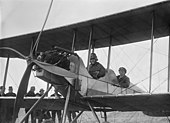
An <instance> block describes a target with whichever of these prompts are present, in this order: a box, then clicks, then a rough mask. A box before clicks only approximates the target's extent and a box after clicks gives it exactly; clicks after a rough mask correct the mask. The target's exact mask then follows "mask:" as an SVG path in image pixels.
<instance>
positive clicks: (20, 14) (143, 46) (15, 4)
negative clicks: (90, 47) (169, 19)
mask: <svg viewBox="0 0 170 123" xmlns="http://www.w3.org/2000/svg"><path fill="white" fill-rule="evenodd" d="M160 1H162V0H54V2H53V6H52V9H51V12H50V15H49V18H48V21H47V23H46V26H45V29H49V28H56V27H60V26H63V25H69V24H72V23H77V22H81V21H86V20H90V19H94V18H98V17H102V16H106V15H110V14H115V13H118V12H123V11H126V10H130V9H134V8H138V7H142V6H145V5H149V4H153V3H156V2H160ZM49 5H50V0H15V1H14V0H0V12H1V14H0V38H6V37H12V36H16V35H20V34H25V33H30V32H35V31H40V30H41V28H42V25H43V23H44V20H45V17H46V14H47V10H48V7H49ZM168 40H169V39H168V37H165V38H162V39H155V40H154V60H153V61H154V62H153V73H155V75H154V76H153V82H152V91H154V92H166V90H167V87H166V86H167V61H168V59H167V58H168ZM95 52H96V53H97V55H98V59H99V62H101V63H102V64H103V65H104V66H105V67H106V65H107V54H108V53H107V52H108V48H103V49H97V50H95ZM78 54H79V55H80V57H81V56H87V52H86V51H81V52H79V53H78ZM149 60H150V41H144V42H140V43H133V44H128V45H123V46H119V47H118V46H116V47H112V56H111V62H110V63H111V65H110V68H111V69H113V70H114V71H115V73H116V74H118V71H117V70H118V68H119V67H120V66H124V67H126V68H127V70H128V72H127V75H128V76H129V77H130V79H131V82H132V83H138V85H139V87H141V88H142V89H144V90H146V91H147V90H148V83H149V79H148V76H149V65H150V64H149V63H150V62H149ZM83 61H84V62H85V65H87V57H83ZM5 65H6V59H5V58H0V85H2V84H3V79H4V70H5ZM25 68H26V61H24V60H20V59H10V63H9V71H8V77H7V83H6V88H7V87H8V86H10V85H12V86H13V87H14V92H17V89H18V84H19V82H20V80H21V77H22V75H23V73H24V71H25ZM34 76H35V73H33V72H32V73H31V78H30V82H29V87H30V86H31V85H35V86H36V91H37V92H38V91H39V89H40V88H44V89H46V85H47V84H46V83H45V82H43V81H41V80H39V79H37V78H35V77H34ZM155 89H156V90H155Z"/></svg>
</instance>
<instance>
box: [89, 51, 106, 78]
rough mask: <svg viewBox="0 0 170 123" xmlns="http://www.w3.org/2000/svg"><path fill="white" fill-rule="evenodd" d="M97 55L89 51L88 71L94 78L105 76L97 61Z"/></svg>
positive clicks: (103, 69) (101, 66)
mask: <svg viewBox="0 0 170 123" xmlns="http://www.w3.org/2000/svg"><path fill="white" fill-rule="evenodd" d="M97 61H98V59H97V56H96V54H95V53H91V57H90V66H89V73H90V75H91V76H92V77H93V78H94V79H99V78H100V77H103V76H105V72H106V70H105V68H104V67H103V65H101V64H100V63H99V62H97Z"/></svg>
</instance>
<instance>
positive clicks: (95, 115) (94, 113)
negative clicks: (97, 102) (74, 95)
mask: <svg viewBox="0 0 170 123" xmlns="http://www.w3.org/2000/svg"><path fill="white" fill-rule="evenodd" d="M87 104H88V105H89V107H90V109H91V111H92V113H93V115H94V117H95V118H96V120H97V121H98V123H100V120H99V118H98V116H97V114H96V112H95V111H94V109H93V107H92V106H91V105H90V103H89V102H87Z"/></svg>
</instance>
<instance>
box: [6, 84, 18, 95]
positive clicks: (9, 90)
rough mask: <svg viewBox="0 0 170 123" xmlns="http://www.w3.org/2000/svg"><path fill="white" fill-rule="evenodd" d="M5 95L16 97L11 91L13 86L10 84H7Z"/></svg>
mask: <svg viewBox="0 0 170 123" xmlns="http://www.w3.org/2000/svg"><path fill="white" fill-rule="evenodd" d="M5 96H12V97H16V94H15V93H14V92H13V88H12V86H9V88H8V93H6V95H5Z"/></svg>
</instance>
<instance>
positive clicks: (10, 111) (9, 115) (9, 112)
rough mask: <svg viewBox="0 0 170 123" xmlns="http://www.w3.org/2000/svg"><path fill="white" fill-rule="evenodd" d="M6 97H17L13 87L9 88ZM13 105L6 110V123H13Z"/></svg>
mask: <svg viewBox="0 0 170 123" xmlns="http://www.w3.org/2000/svg"><path fill="white" fill-rule="evenodd" d="M5 96H9V97H16V94H15V93H14V92H13V88H12V86H9V88H8V93H6V94H5ZM13 109H14V107H13V105H10V106H7V108H6V110H7V113H6V122H7V123H11V122H12V117H13Z"/></svg>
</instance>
